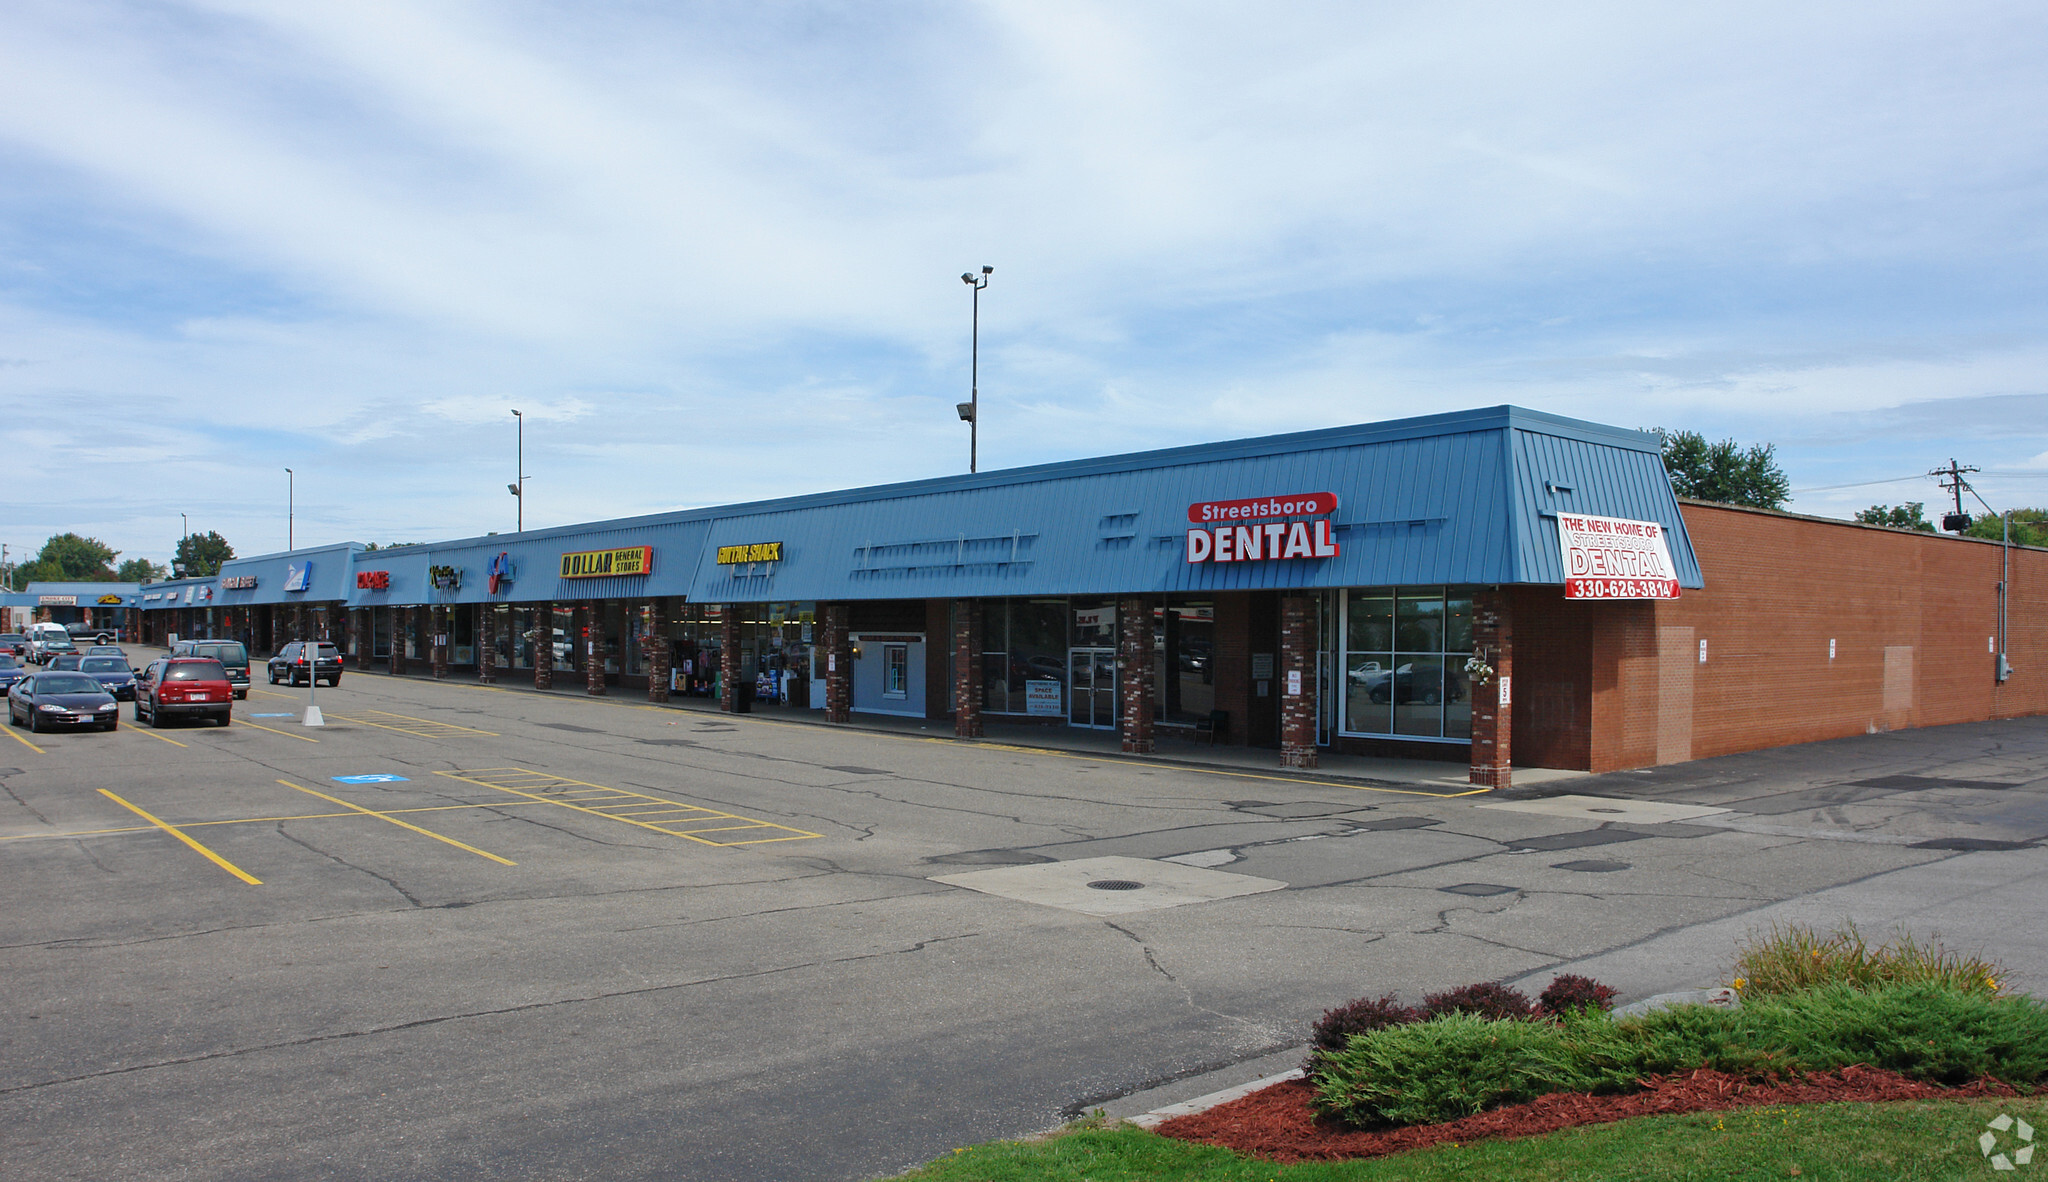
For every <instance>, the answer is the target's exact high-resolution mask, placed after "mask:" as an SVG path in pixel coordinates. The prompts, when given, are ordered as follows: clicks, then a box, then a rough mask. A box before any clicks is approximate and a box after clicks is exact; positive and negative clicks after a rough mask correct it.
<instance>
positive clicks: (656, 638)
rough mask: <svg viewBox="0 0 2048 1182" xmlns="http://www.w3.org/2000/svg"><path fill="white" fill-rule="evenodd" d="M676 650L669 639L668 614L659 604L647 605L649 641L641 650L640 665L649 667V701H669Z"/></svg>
mask: <svg viewBox="0 0 2048 1182" xmlns="http://www.w3.org/2000/svg"><path fill="white" fill-rule="evenodd" d="M674 655H675V648H674V646H672V645H671V644H670V643H669V639H668V613H667V612H665V611H663V610H662V609H661V605H660V604H659V603H650V604H648V605H647V640H646V647H645V648H644V649H642V650H641V653H640V663H641V664H642V665H645V666H646V667H647V700H648V701H650V702H666V701H668V679H669V676H670V673H669V662H670V661H671V660H672V659H673V658H674Z"/></svg>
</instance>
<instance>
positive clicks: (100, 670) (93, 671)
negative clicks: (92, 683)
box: [78, 654, 135, 702]
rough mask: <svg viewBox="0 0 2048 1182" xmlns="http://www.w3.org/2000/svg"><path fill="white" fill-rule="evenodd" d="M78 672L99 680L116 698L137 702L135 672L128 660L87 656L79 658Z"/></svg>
mask: <svg viewBox="0 0 2048 1182" xmlns="http://www.w3.org/2000/svg"><path fill="white" fill-rule="evenodd" d="M78 671H79V672H80V673H83V674H85V675H86V676H88V677H91V678H94V679H96V680H98V682H99V683H100V684H101V685H103V686H106V687H107V692H108V693H110V694H112V695H114V697H115V698H117V699H125V700H127V701H130V702H132V701H134V700H135V670H133V669H130V668H129V667H128V661H127V659H126V658H123V657H95V656H92V655H91V654H87V655H86V656H83V657H80V658H78Z"/></svg>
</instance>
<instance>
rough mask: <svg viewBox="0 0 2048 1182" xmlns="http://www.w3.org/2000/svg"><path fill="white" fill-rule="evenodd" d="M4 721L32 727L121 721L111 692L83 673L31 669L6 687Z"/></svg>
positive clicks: (110, 726)
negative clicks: (8, 687)
mask: <svg viewBox="0 0 2048 1182" xmlns="http://www.w3.org/2000/svg"><path fill="white" fill-rule="evenodd" d="M7 721H8V722H10V723H13V724H14V725H16V726H22V725H26V726H27V727H28V729H30V730H32V731H39V730H42V729H43V728H44V727H46V726H98V727H99V728H100V729H102V730H113V729H114V728H115V727H118V726H120V725H121V719H120V715H119V714H118V713H117V712H116V707H115V705H114V695H112V694H110V693H108V692H107V691H106V689H105V688H104V687H102V686H101V685H100V683H99V682H97V681H94V680H93V679H92V678H90V677H87V676H86V675H85V674H83V673H50V672H47V671H46V672H42V673H33V674H30V675H29V676H27V677H24V678H22V679H21V680H20V681H17V682H15V683H14V685H13V686H12V687H11V688H10V689H8V691H7Z"/></svg>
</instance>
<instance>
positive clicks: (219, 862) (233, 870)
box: [100, 788, 263, 886]
mask: <svg viewBox="0 0 2048 1182" xmlns="http://www.w3.org/2000/svg"><path fill="white" fill-rule="evenodd" d="M100 795H101V796H104V797H106V798H107V799H109V800H111V801H113V802H114V803H115V804H118V805H120V806H121V807H122V808H124V809H127V810H128V811H129V812H131V813H134V814H135V815H136V816H138V817H141V818H142V819H143V820H145V821H148V822H149V823H150V824H152V825H154V826H156V827H157V828H159V829H161V830H163V831H164V832H165V833H168V834H170V835H171V836H172V837H175V838H177V839H178V840H179V841H182V842H184V843H185V844H186V845H189V846H191V847H192V848H193V849H195V850H197V851H199V852H200V853H201V854H203V855H205V856H206V858H207V860H208V861H211V862H212V863H213V864H214V865H216V866H218V867H220V868H221V869H222V870H225V871H227V872H228V873H229V874H232V875H234V876H235V877H236V878H239V879H241V880H242V881H243V882H246V883H248V884H249V885H250V886H262V885H263V880H262V879H260V878H257V877H255V876H254V875H252V874H250V873H249V872H248V871H246V870H244V869H242V868H241V867H240V866H237V865H235V864H234V863H233V862H230V861H228V860H227V859H226V858H223V857H221V856H220V855H219V854H216V853H214V852H213V851H212V850H210V849H207V848H206V847H205V846H203V845H200V844H199V843H198V842H196V841H194V840H192V838H191V837H190V836H189V835H187V834H186V833H185V831H184V830H182V829H179V828H178V827H177V826H176V825H173V824H171V823H170V822H168V821H161V820H158V819H157V818H155V817H153V816H151V815H150V814H149V813H147V812H145V811H143V810H142V809H140V808H138V807H136V806H135V805H132V804H129V803H128V802H127V801H125V800H122V799H121V798H120V797H118V796H115V795H114V794H113V793H111V792H109V791H107V790H106V789H105V788H102V789H100Z"/></svg>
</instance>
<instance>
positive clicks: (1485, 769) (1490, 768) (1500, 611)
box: [1450, 587, 1515, 788]
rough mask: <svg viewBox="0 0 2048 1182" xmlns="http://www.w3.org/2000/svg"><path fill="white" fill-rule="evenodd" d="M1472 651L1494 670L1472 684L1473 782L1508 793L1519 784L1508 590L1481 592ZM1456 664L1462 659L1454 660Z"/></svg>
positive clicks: (1475, 601)
mask: <svg viewBox="0 0 2048 1182" xmlns="http://www.w3.org/2000/svg"><path fill="white" fill-rule="evenodd" d="M1472 651H1473V653H1474V654H1476V655H1477V656H1478V657H1479V658H1480V659H1481V660H1483V661H1485V662H1486V663H1487V664H1489V665H1491V666H1493V677H1492V678H1491V679H1489V680H1488V681H1486V682H1485V683H1484V684H1482V683H1481V682H1479V680H1478V679H1476V678H1475V679H1473V681H1472V689H1471V693H1472V770H1471V774H1470V776H1469V777H1468V778H1469V779H1470V780H1471V782H1472V783H1474V784H1478V785H1481V786H1483V787H1487V788H1506V787H1508V785H1509V784H1511V783H1512V782H1513V780H1514V767H1513V763H1514V760H1513V756H1514V743H1513V742H1512V740H1513V737H1514V736H1513V730H1514V726H1513V723H1514V711H1513V708H1512V707H1511V705H1510V704H1509V691H1510V689H1511V686H1512V683H1511V681H1510V679H1509V673H1510V672H1511V671H1512V670H1513V667H1514V660H1515V627H1514V617H1513V615H1512V614H1511V613H1510V612H1509V610H1508V592H1507V588H1505V587H1494V588H1490V589H1488V590H1485V591H1481V592H1479V594H1477V595H1475V596H1474V597H1473V599H1472ZM1450 659H1451V660H1457V657H1455V656H1453V657H1451V658H1450Z"/></svg>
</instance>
